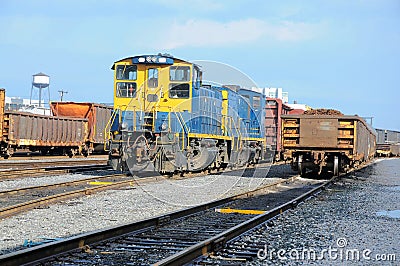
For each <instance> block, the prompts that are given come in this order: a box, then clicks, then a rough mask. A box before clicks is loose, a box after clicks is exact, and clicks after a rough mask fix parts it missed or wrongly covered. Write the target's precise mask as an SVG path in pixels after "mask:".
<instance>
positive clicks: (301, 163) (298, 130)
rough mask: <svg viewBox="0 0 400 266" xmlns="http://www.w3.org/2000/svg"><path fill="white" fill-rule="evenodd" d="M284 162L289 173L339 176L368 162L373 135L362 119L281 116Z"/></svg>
mask: <svg viewBox="0 0 400 266" xmlns="http://www.w3.org/2000/svg"><path fill="white" fill-rule="evenodd" d="M282 148H283V150H284V158H285V159H286V160H289V161H290V162H291V165H292V168H293V170H296V171H298V172H299V174H301V175H304V174H305V173H306V172H307V171H308V170H311V171H313V172H318V173H319V174H321V173H322V172H333V174H334V175H339V173H340V172H343V171H346V170H347V169H349V168H352V167H356V166H357V165H359V164H362V163H364V162H368V161H370V160H371V159H372V158H373V157H374V154H375V150H376V133H375V130H374V129H373V128H372V127H370V126H369V125H368V124H367V123H366V122H365V121H364V119H362V118H361V117H358V116H346V115H340V114H339V115H338V114H334V115H318V114H312V115H307V114H303V115H282Z"/></svg>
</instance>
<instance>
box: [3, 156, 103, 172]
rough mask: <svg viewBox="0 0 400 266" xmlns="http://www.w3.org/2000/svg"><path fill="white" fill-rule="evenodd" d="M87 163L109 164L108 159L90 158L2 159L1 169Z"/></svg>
mask: <svg viewBox="0 0 400 266" xmlns="http://www.w3.org/2000/svg"><path fill="white" fill-rule="evenodd" d="M85 164H107V159H97V158H96V159H90V160H71V159H70V160H68V159H64V160H52V159H49V160H46V161H40V160H30V161H29V160H24V161H22V162H13V161H7V162H5V161H0V170H6V169H21V168H23V167H27V166H29V167H46V166H53V165H54V166H65V165H85Z"/></svg>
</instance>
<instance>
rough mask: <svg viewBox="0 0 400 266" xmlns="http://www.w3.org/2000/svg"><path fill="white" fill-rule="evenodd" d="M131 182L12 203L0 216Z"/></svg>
mask: <svg viewBox="0 0 400 266" xmlns="http://www.w3.org/2000/svg"><path fill="white" fill-rule="evenodd" d="M132 183H133V180H126V181H120V182H115V183H113V184H107V185H100V186H97V187H92V188H84V189H80V190H74V191H69V192H64V193H61V194H56V195H51V196H48V197H43V198H40V199H36V200H31V201H27V202H23V203H20V204H16V205H12V206H9V207H5V208H3V209H1V210H0V218H6V217H9V216H11V215H14V214H17V213H20V212H23V211H26V210H29V209H32V208H35V207H39V206H46V205H49V204H50V203H54V202H58V201H61V200H66V199H71V198H76V197H79V196H84V195H90V194H93V193H96V192H99V191H103V190H107V189H112V188H117V187H121V186H126V185H131V184H132Z"/></svg>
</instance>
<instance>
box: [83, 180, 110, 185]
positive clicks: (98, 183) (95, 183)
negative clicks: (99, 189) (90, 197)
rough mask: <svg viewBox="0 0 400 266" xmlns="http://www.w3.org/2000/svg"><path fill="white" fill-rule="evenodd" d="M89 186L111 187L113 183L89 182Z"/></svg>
mask: <svg viewBox="0 0 400 266" xmlns="http://www.w3.org/2000/svg"><path fill="white" fill-rule="evenodd" d="M88 184H89V185H92V186H101V185H111V184H113V182H98V181H94V182H89V183H88Z"/></svg>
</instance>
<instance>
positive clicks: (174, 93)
mask: <svg viewBox="0 0 400 266" xmlns="http://www.w3.org/2000/svg"><path fill="white" fill-rule="evenodd" d="M169 98H189V84H187V83H183V84H178V83H171V84H169Z"/></svg>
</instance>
